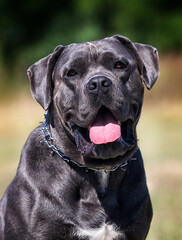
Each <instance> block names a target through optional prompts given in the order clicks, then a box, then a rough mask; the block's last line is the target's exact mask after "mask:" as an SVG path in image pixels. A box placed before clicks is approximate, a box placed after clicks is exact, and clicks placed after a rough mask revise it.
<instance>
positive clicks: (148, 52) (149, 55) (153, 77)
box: [134, 43, 159, 90]
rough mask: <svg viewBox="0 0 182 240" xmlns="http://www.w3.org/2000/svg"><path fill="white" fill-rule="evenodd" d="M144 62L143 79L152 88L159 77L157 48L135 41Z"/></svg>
mask: <svg viewBox="0 0 182 240" xmlns="http://www.w3.org/2000/svg"><path fill="white" fill-rule="evenodd" d="M134 45H135V47H136V49H137V51H138V54H139V55H140V58H141V60H142V62H143V65H144V66H143V72H142V75H141V76H142V80H143V81H144V83H145V85H146V87H147V88H148V89H149V90H150V89H151V88H152V86H153V85H154V83H155V82H156V81H157V79H158V77H159V55H158V51H157V49H156V48H154V47H152V46H150V45H145V44H141V43H134Z"/></svg>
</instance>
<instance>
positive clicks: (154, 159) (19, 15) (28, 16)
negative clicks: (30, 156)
mask: <svg viewBox="0 0 182 240" xmlns="http://www.w3.org/2000/svg"><path fill="white" fill-rule="evenodd" d="M113 34H122V35H125V36H127V37H128V38H130V39H131V40H132V41H135V42H142V43H147V44H150V45H153V46H155V47H157V48H158V50H159V54H160V66H161V75H160V78H159V80H158V82H157V83H156V85H155V86H154V87H153V89H152V90H151V91H147V90H146V92H145V101H144V107H143V112H142V116H141V119H140V122H139V124H138V137H139V139H140V141H139V146H140V148H141V150H142V153H143V157H144V160H145V166H146V175H147V181H148V185H149V190H150V193H151V198H152V202H153V208H154V218H153V222H152V225H151V229H150V233H149V235H148V238H147V239H148V240H179V239H182V1H181V0H173V1H165V0H137V1H136V0H127V1H122V0H115V1H110V0H92V1H90V0H77V1H76V0H75V1H74V0H69V1H68V0H62V1H56V0H52V1H48V0H39V1H36V0H26V1H23V0H18V1H17V0H14V1H11V0H1V1H0V197H1V196H2V195H3V193H4V191H5V189H6V187H7V185H8V184H9V183H10V181H11V180H12V178H13V177H14V175H15V172H16V168H17V166H18V161H19V157H20V153H21V148H22V146H23V144H24V142H25V141H26V138H27V136H28V135H29V133H30V132H31V131H32V129H33V128H34V127H36V126H37V125H38V124H39V121H41V120H43V110H42V109H41V107H40V106H39V105H38V104H37V103H36V102H35V101H34V100H33V99H32V97H31V94H30V91H29V86H28V78H27V76H26V69H27V68H28V67H29V66H30V65H31V64H32V63H34V62H35V61H37V60H39V59H40V58H42V57H44V56H46V55H47V54H49V53H50V52H52V50H53V49H54V48H55V46H57V45H60V44H63V45H66V44H69V43H72V42H82V41H90V40H94V39H100V38H103V37H106V36H111V35H113Z"/></svg>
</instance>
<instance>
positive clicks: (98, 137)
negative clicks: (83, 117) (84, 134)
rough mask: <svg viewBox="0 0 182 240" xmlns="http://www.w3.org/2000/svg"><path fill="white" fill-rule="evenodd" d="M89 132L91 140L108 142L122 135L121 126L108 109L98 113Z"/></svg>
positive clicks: (101, 142) (99, 142) (102, 142)
mask: <svg viewBox="0 0 182 240" xmlns="http://www.w3.org/2000/svg"><path fill="white" fill-rule="evenodd" d="M89 134H90V140H91V142H93V143H95V144H106V143H108V142H114V141H115V140H117V139H118V138H120V137H121V128H120V125H119V124H118V123H117V121H116V119H115V118H114V116H113V115H112V113H111V112H109V111H107V110H106V111H102V112H99V113H98V115H97V117H96V119H95V122H94V123H93V125H92V126H91V128H90V132H89Z"/></svg>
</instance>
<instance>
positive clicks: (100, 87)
mask: <svg viewBox="0 0 182 240" xmlns="http://www.w3.org/2000/svg"><path fill="white" fill-rule="evenodd" d="M111 86H112V81H111V80H110V79H109V78H107V77H105V76H97V77H93V78H91V79H90V81H89V82H88V83H87V90H88V92H89V93H98V92H99V91H102V92H106V91H107V90H108V89H109V88H110V87H111Z"/></svg>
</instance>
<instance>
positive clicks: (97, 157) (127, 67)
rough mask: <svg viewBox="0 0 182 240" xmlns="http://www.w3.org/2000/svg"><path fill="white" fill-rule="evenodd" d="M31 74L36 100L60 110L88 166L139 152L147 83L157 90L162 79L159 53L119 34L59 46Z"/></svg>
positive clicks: (109, 163)
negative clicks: (142, 110)
mask: <svg viewBox="0 0 182 240" xmlns="http://www.w3.org/2000/svg"><path fill="white" fill-rule="evenodd" d="M28 76H29V79H30V84H31V91H32V94H33V96H34V98H35V99H36V100H37V101H38V102H39V103H40V105H41V106H42V107H43V108H44V109H45V110H49V108H50V106H52V107H53V108H54V113H56V114H57V116H58V117H59V119H60V121H59V124H62V125H63V126H64V128H65V129H66V131H67V132H68V133H69V134H68V135H69V136H71V137H73V138H74V141H75V144H76V146H77V149H78V151H80V152H81V154H82V155H83V156H84V159H85V164H86V165H89V166H97V167H99V166H115V165H117V164H119V163H122V162H124V161H126V160H128V159H129V158H130V157H131V156H132V155H133V153H134V152H135V151H136V147H137V137H136V124H137V122H138V119H139V116H140V113H141V108H142V102H143V92H144V87H143V83H144V84H145V85H146V87H147V88H148V89H151V88H152V86H153V85H154V83H155V82H156V80H157V78H158V76H159V59H158V52H157V50H156V49H155V48H153V47H152V46H148V45H143V44H139V43H132V42H131V41H130V40H129V39H128V38H125V37H123V36H119V35H115V36H113V37H110V38H105V39H103V40H98V41H93V42H85V43H81V44H71V45H68V46H58V47H57V48H56V49H55V50H54V52H53V53H52V54H50V55H49V56H47V57H45V58H43V59H41V60H40V61H38V62H37V63H35V64H34V65H32V66H31V67H30V68H29V69H28Z"/></svg>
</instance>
